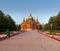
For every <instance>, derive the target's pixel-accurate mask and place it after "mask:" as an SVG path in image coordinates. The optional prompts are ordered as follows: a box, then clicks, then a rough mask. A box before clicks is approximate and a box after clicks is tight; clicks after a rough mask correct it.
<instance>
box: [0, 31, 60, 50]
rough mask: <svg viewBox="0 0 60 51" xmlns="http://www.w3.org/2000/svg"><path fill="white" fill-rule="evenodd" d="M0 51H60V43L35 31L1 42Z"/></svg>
mask: <svg viewBox="0 0 60 51" xmlns="http://www.w3.org/2000/svg"><path fill="white" fill-rule="evenodd" d="M0 51H60V42H59V41H56V40H54V39H51V38H49V37H47V36H44V35H41V34H39V33H37V32H35V31H27V32H24V33H21V34H19V35H16V36H14V37H11V38H9V39H6V40H3V41H0Z"/></svg>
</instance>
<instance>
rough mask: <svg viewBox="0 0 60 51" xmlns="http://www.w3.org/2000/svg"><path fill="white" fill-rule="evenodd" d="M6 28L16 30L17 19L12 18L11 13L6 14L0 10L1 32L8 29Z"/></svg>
mask: <svg viewBox="0 0 60 51" xmlns="http://www.w3.org/2000/svg"><path fill="white" fill-rule="evenodd" d="M6 29H9V30H16V29H17V27H16V24H15V21H14V20H13V19H12V17H11V16H10V15H5V14H4V13H3V12H2V11H1V10H0V32H1V31H6Z"/></svg>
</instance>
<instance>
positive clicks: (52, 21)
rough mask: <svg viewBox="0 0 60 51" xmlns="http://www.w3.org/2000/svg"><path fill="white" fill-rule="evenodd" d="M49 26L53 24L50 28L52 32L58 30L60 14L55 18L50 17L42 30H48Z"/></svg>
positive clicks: (59, 28)
mask: <svg viewBox="0 0 60 51" xmlns="http://www.w3.org/2000/svg"><path fill="white" fill-rule="evenodd" d="M51 24H53V26H52V28H53V30H60V12H59V13H58V14H57V16H52V17H50V19H49V22H48V23H47V24H46V25H45V26H44V28H45V29H47V30H48V29H49V30H50V29H51V27H50V25H51Z"/></svg>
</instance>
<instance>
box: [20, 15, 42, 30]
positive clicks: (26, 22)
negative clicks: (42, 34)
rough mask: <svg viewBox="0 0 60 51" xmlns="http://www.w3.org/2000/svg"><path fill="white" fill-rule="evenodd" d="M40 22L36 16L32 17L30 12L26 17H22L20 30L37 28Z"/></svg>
mask: <svg viewBox="0 0 60 51" xmlns="http://www.w3.org/2000/svg"><path fill="white" fill-rule="evenodd" d="M40 27H41V24H40V23H39V21H38V18H36V19H34V18H33V17H32V14H30V15H29V16H28V18H26V19H23V22H22V23H21V30H39V29H40Z"/></svg>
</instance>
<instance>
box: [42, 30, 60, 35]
mask: <svg viewBox="0 0 60 51" xmlns="http://www.w3.org/2000/svg"><path fill="white" fill-rule="evenodd" d="M41 31H43V32H48V34H51V35H55V34H56V33H60V30H52V31H51V30H41Z"/></svg>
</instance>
